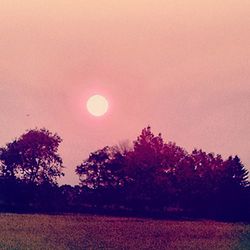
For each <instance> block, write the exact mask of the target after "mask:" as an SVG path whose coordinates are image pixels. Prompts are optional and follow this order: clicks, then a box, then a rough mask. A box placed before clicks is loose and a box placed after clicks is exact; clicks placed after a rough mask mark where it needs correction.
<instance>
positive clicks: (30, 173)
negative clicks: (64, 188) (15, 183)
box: [0, 129, 64, 184]
mask: <svg viewBox="0 0 250 250" xmlns="http://www.w3.org/2000/svg"><path fill="white" fill-rule="evenodd" d="M61 142H62V139H61V138H60V137H59V136H58V135H57V134H52V133H51V132H50V131H48V130H46V129H40V130H38V129H33V130H29V131H27V132H26V133H24V134H23V135H22V136H21V137H20V138H18V139H16V140H14V141H13V142H10V143H8V144H7V145H6V146H5V147H3V148H1V149H0V161H1V175H2V177H5V178H14V179H18V180H22V181H24V182H27V183H36V184H42V183H50V184H57V178H59V177H61V176H63V175H64V174H63V172H62V168H63V166H62V159H61V157H60V156H59V154H58V146H59V144H60V143H61Z"/></svg>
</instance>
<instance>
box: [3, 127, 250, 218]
mask: <svg viewBox="0 0 250 250" xmlns="http://www.w3.org/2000/svg"><path fill="white" fill-rule="evenodd" d="M61 142H62V139H61V138H60V137H59V136H58V135H57V134H53V133H51V132H50V131H49V130H47V129H40V130H39V129H33V130H29V131H27V132H26V133H24V134H23V135H21V136H20V137H19V138H17V139H15V140H14V141H12V142H10V143H7V144H6V145H5V146H4V147H2V148H0V210H1V211H14V212H55V213H58V212H94V213H100V212H102V213H111V214H115V213H117V214H135V215H152V216H168V217H175V218H178V217H203V218H215V219H227V220H229V219H230V220H231V219H232V220H234V219H235V220H249V219H250V214H249V212H250V199H249V198H250V186H249V182H248V171H247V170H246V168H245V167H244V165H243V164H242V162H241V160H240V158H239V157H238V156H237V155H236V156H229V157H228V158H226V159H223V158H222V156H221V155H219V154H214V153H206V152H205V151H203V150H201V149H199V150H198V149H194V150H193V151H192V152H191V153H189V152H187V151H186V150H185V149H183V148H182V147H180V146H177V145H176V144H175V143H173V142H164V140H163V138H162V136H161V134H158V135H154V134H153V133H152V131H151V128H150V127H146V128H144V129H143V130H142V131H141V134H140V135H139V136H138V137H137V139H136V140H135V141H134V142H133V145H132V146H131V147H126V146H125V147H124V146H105V147H103V148H102V149H99V150H97V151H95V152H92V153H90V155H89V157H88V158H87V159H85V160H83V162H82V163H81V164H79V165H78V166H76V168H75V173H76V174H77V175H78V176H79V185H76V186H70V185H63V186H59V185H58V182H57V181H58V179H59V178H60V177H62V176H64V173H63V169H64V166H63V161H62V158H61V157H60V155H59V153H58V147H59V145H60V143H61Z"/></svg>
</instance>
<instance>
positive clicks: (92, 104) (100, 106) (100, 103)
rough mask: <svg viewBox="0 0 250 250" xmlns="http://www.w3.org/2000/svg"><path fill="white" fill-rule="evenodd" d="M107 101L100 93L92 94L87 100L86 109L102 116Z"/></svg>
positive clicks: (106, 108)
mask: <svg viewBox="0 0 250 250" xmlns="http://www.w3.org/2000/svg"><path fill="white" fill-rule="evenodd" d="M108 106H109V104H108V101H107V99H106V98H105V97H104V96H102V95H93V96H91V97H90V98H89V99H88V101H87V109H88V111H89V113H90V114H91V115H94V116H102V115H104V114H105V113H106V112H107V111H108Z"/></svg>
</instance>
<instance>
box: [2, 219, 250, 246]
mask: <svg viewBox="0 0 250 250" xmlns="http://www.w3.org/2000/svg"><path fill="white" fill-rule="evenodd" d="M0 249H36V250H39V249H53V250H54V249H60V250H62V249H119V250H120V249H185V250H186V249H194V250H197V249H208V250H211V249H226V250H227V249H243V250H245V249H250V225H249V224H243V223H222V222H215V221H169V220H153V219H141V218H124V217H106V216H93V215H21V214H0Z"/></svg>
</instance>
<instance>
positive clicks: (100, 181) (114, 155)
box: [75, 146, 125, 189]
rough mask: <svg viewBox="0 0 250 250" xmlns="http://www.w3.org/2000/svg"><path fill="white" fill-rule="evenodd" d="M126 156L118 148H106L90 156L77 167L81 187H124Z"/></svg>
mask: <svg viewBox="0 0 250 250" xmlns="http://www.w3.org/2000/svg"><path fill="white" fill-rule="evenodd" d="M123 160H124V155H123V154H122V152H121V151H119V149H118V148H117V147H108V146H106V147H104V148H102V149H100V150H97V151H95V152H93V153H91V154H90V155H89V157H88V158H87V159H86V160H84V161H83V163H81V164H80V165H79V166H77V167H76V170H75V171H76V174H78V175H79V179H80V183H81V186H83V187H88V188H91V189H97V188H103V187H105V188H107V187H119V186H122V185H124V181H125V179H124V178H123V177H124V176H123V174H122V172H121V171H122V165H123Z"/></svg>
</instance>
